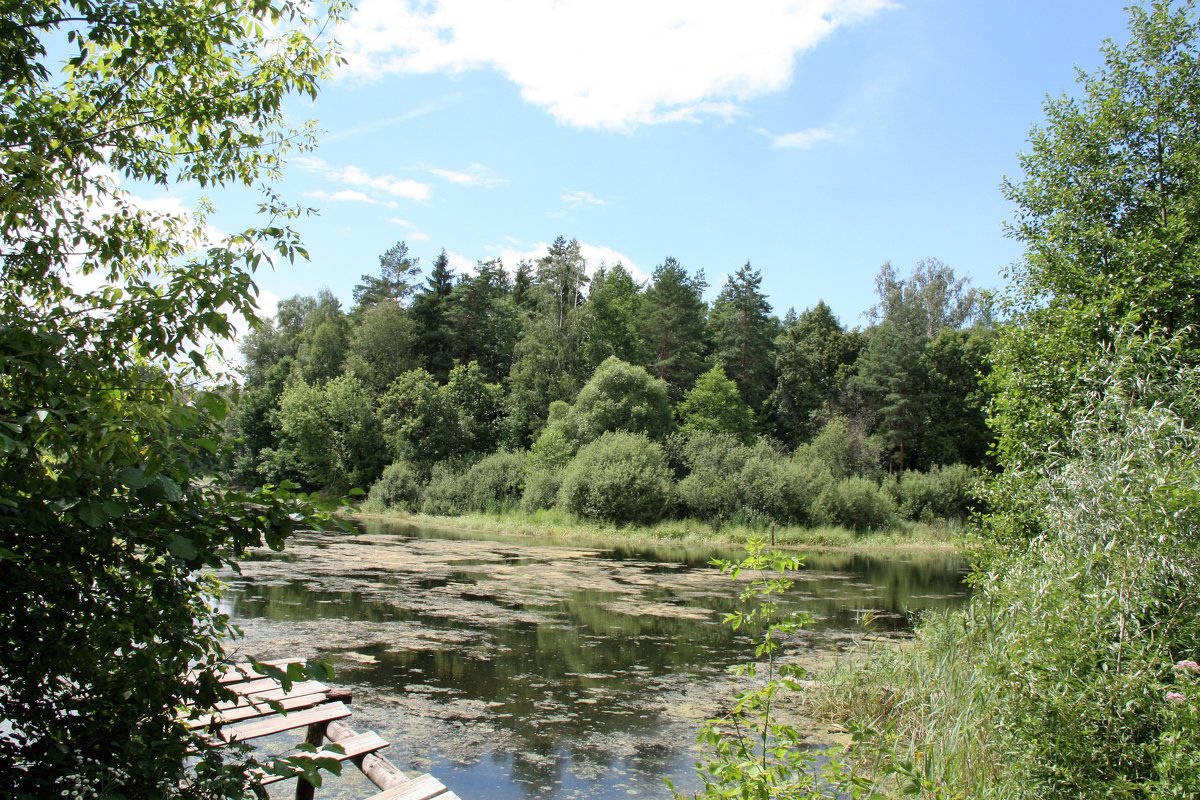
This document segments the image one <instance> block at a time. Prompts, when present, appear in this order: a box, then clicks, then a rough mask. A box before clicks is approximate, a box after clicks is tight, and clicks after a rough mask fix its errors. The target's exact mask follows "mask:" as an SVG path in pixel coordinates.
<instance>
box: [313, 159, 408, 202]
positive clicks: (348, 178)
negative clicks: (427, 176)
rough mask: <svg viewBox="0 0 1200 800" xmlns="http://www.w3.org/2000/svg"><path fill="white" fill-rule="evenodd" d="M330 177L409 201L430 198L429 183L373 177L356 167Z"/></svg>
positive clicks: (332, 174) (349, 167)
mask: <svg viewBox="0 0 1200 800" xmlns="http://www.w3.org/2000/svg"><path fill="white" fill-rule="evenodd" d="M329 177H330V179H331V180H340V181H341V182H342V183H347V184H350V185H351V186H367V187H370V188H372V189H378V190H379V191H381V192H386V193H388V194H390V195H395V196H396V197H404V198H407V199H409V200H427V199H428V198H429V192H430V187H429V184H427V183H421V182H420V181H414V180H408V179H402V178H396V177H393V176H391V175H380V176H373V175H370V174H369V173H367V171H366V170H363V169H360V168H359V167H356V166H354V165H350V166H348V167H342V168H341V169H340V170H333V171H332V172H331V173H330V174H329Z"/></svg>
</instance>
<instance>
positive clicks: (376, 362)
mask: <svg viewBox="0 0 1200 800" xmlns="http://www.w3.org/2000/svg"><path fill="white" fill-rule="evenodd" d="M417 336H418V333H417V330H416V325H415V324H414V323H413V320H412V318H411V317H410V316H409V314H408V313H407V312H406V311H405V310H404V309H403V308H401V307H400V306H399V305H397V304H396V303H376V304H375V305H372V306H368V307H367V308H365V309H364V310H363V311H362V313H361V314H359V315H358V321H357V324H356V325H355V326H354V327H353V329H352V330H351V331H350V341H349V344H348V345H347V348H346V360H345V364H344V368H345V371H346V372H347V373H349V374H351V375H354V376H356V377H357V378H358V379H359V380H361V381H362V382H363V385H364V386H365V387H366V388H368V389H369V390H370V391H371V392H372V393H374V394H378V393H379V392H382V391H383V390H384V389H385V388H387V386H388V384H390V383H391V382H392V381H394V380H395V379H396V377H397V376H398V375H399V374H400V373H402V372H405V371H407V370H410V369H412V368H414V367H416V366H417V364H416V360H417V359H416V357H415V355H414V354H413V350H414V348H413V343H414V341H415V340H416V339H417Z"/></svg>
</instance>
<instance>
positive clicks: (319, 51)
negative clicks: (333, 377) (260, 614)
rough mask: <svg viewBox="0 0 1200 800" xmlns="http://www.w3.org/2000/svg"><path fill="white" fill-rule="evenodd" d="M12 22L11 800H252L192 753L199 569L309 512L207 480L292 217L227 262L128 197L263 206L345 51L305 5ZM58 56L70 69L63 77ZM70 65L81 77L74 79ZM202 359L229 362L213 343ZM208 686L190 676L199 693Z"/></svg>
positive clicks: (8, 105)
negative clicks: (231, 388)
mask: <svg viewBox="0 0 1200 800" xmlns="http://www.w3.org/2000/svg"><path fill="white" fill-rule="evenodd" d="M0 5H2V6H3V9H4V11H3V14H2V15H0V87H2V88H0V258H2V259H3V268H2V269H0V648H3V652H4V655H3V656H2V657H0V720H3V723H2V724H0V774H3V775H4V776H5V777H4V783H5V787H4V791H5V794H6V795H7V796H10V797H14V796H15V797H47V796H51V795H55V796H57V795H58V793H59V792H60V791H62V790H66V789H70V790H73V791H75V792H77V793H78V794H80V795H88V794H89V793H95V794H98V795H102V796H126V797H168V796H179V795H187V796H221V795H241V794H244V792H245V788H246V782H247V777H246V771H245V764H244V761H243V759H242V758H241V757H239V756H237V754H236V753H234V754H230V753H228V752H226V751H222V750H219V749H215V748H214V747H213V746H211V745H210V744H208V742H207V741H206V740H205V739H203V738H202V737H200V736H198V735H195V734H189V733H188V732H187V731H186V730H185V729H184V727H183V725H182V724H181V723H180V722H179V721H178V720H177V719H176V711H175V709H177V708H179V707H181V706H183V705H184V704H185V703H194V704H199V705H204V704H207V703H211V702H212V701H213V700H214V699H215V698H216V697H218V696H219V689H218V687H217V684H216V680H215V676H214V671H215V669H216V665H217V663H218V662H219V660H220V658H221V648H220V642H219V638H218V637H219V636H220V635H221V634H222V633H223V632H225V631H226V629H227V627H228V622H227V620H226V619H225V618H224V617H223V616H222V615H220V614H218V613H217V612H216V610H215V609H214V608H213V607H212V606H211V604H210V601H209V600H208V594H207V593H208V591H209V590H210V588H211V587H210V586H209V585H208V583H207V582H206V581H205V579H204V578H203V577H202V575H201V573H200V572H199V570H200V569H201V568H202V567H212V566H219V565H221V564H223V563H226V561H227V560H228V559H229V558H231V557H233V556H235V555H236V554H237V553H239V552H241V551H242V550H244V549H245V548H246V547H249V546H252V545H258V544H261V543H263V542H266V543H268V544H271V545H273V546H280V545H281V544H282V542H283V540H284V538H285V537H286V536H287V535H288V533H289V532H290V531H291V530H292V529H293V528H294V527H295V526H296V525H297V524H303V523H305V522H306V521H307V519H306V518H309V515H310V513H311V512H312V509H311V507H309V506H307V505H306V504H304V503H302V502H300V501H299V500H298V499H297V498H294V497H292V496H290V495H289V494H288V493H287V492H286V491H270V490H259V491H255V492H249V493H238V492H234V491H228V490H225V489H223V488H222V487H221V486H220V485H218V484H217V483H214V482H212V481H210V480H207V479H205V477H204V474H203V473H204V466H205V465H206V464H208V463H212V461H213V455H214V452H215V451H216V450H218V448H219V447H220V445H219V444H218V442H219V440H220V421H221V418H222V417H223V416H224V415H225V414H226V412H227V407H226V404H225V402H224V401H223V399H222V398H221V396H220V395H219V394H217V393H215V392H213V391H209V390H206V389H205V388H203V387H204V386H212V385H215V384H214V377H215V376H214V375H213V370H214V369H215V368H213V367H211V366H210V364H212V363H213V361H214V359H215V358H217V357H218V356H219V352H218V350H217V349H216V345H214V344H211V342H215V341H219V340H222V339H225V338H226V337H228V336H229V335H230V334H231V333H232V332H233V320H235V319H237V318H238V317H246V318H249V319H253V318H254V311H255V304H254V299H255V294H256V290H255V285H254V280H253V273H254V270H255V268H256V267H258V266H259V264H260V263H261V262H263V260H264V259H265V258H267V255H266V254H274V255H279V256H282V257H286V258H293V257H295V256H296V255H304V251H303V249H302V248H301V246H300V244H299V243H298V240H297V237H296V234H295V233H294V231H293V230H292V229H291V228H290V227H289V225H288V220H289V219H290V218H292V217H294V216H295V211H294V210H292V209H290V208H288V207H286V206H284V205H283V204H282V203H281V201H280V200H279V199H278V198H277V196H276V195H275V194H274V193H273V192H272V191H271V190H270V189H269V188H267V189H264V190H263V191H264V192H265V196H264V197H263V201H262V208H263V215H262V216H261V217H259V218H257V219H254V220H252V221H248V225H247V227H246V228H245V229H244V230H243V231H242V232H240V233H237V234H234V235H232V236H228V237H224V238H221V239H219V240H214V234H213V233H212V229H211V228H208V227H206V224H205V215H204V213H203V206H202V207H201V209H197V210H196V211H194V212H193V213H191V214H188V215H182V214H164V213H158V212H155V211H153V210H151V209H150V208H149V207H148V206H147V205H146V204H144V203H142V202H140V201H139V200H138V198H137V197H136V196H135V195H134V194H133V193H132V191H133V189H134V188H135V187H141V186H147V185H158V186H168V185H171V184H174V183H180V182H188V183H190V184H194V185H199V186H201V187H209V188H213V187H222V186H228V185H244V186H247V187H250V186H260V185H261V184H262V183H263V182H264V181H267V182H269V180H270V179H271V178H273V177H275V176H277V174H278V172H279V170H280V168H281V167H282V165H283V159H284V156H285V153H286V151H287V150H288V148H289V146H293V145H294V144H295V143H297V142H299V143H301V144H303V143H304V142H306V141H307V140H308V131H307V129H305V130H296V129H294V128H293V127H292V126H290V125H289V124H288V123H287V121H286V118H285V113H284V108H283V103H284V101H285V99H286V98H287V97H288V96H289V95H292V94H294V93H300V94H303V95H308V96H313V95H315V94H316V91H317V84H318V80H319V79H320V77H321V75H322V74H323V73H324V72H325V71H326V70H327V69H328V67H329V66H330V64H331V59H334V58H336V53H335V50H334V49H333V48H332V47H331V46H330V44H329V43H328V42H326V41H323V39H322V33H321V29H320V27H319V26H321V25H324V24H329V22H330V21H331V20H332V18H333V17H337V16H340V15H341V13H342V9H341V8H340V4H335V7H334V8H333V9H332V15H333V17H330V18H324V17H323V18H321V19H315V18H313V17H311V16H310V15H309V11H308V8H309V6H308V4H306V3H302V2H299V1H298V0H255V2H249V1H247V2H238V1H237V0H186V2H184V1H183V0H138V1H137V2H133V0H71V1H70V2H49V1H48V0H20V1H19V2H15V1H14V0H4V1H3V2H2V3H0ZM50 54H54V56H53V57H51V55H50ZM59 59H63V60H59ZM206 342H209V343H210V344H205V343H206ZM189 669H193V670H197V671H198V672H196V673H194V674H195V675H196V676H197V677H195V678H194V679H192V680H189V679H187V673H188V670H189Z"/></svg>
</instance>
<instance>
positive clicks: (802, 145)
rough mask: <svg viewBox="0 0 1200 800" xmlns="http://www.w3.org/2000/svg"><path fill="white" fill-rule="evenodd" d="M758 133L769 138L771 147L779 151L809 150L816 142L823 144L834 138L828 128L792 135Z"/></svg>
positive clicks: (796, 132) (762, 131)
mask: <svg viewBox="0 0 1200 800" xmlns="http://www.w3.org/2000/svg"><path fill="white" fill-rule="evenodd" d="M758 132H759V133H761V134H763V135H764V136H767V137H768V138H770V140H771V146H772V147H775V148H778V149H781V150H783V149H793V150H810V149H812V146H813V145H815V144H816V143H817V142H824V141H828V140H829V139H833V138H834V132H833V131H832V130H830V129H829V128H809V129H808V130H804V131H795V132H794V133H771V132H770V131H764V130H761V129H760V130H759V131H758Z"/></svg>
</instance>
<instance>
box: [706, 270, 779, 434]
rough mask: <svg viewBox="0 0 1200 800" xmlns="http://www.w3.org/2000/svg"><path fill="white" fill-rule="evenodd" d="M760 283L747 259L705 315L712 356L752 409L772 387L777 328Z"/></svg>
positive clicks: (762, 402)
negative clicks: (710, 339) (706, 316)
mask: <svg viewBox="0 0 1200 800" xmlns="http://www.w3.org/2000/svg"><path fill="white" fill-rule="evenodd" d="M761 285H762V274H761V273H760V272H759V271H758V270H754V269H751V268H750V263H749V262H747V263H746V265H745V266H743V267H742V268H741V269H739V270H738V271H737V272H736V273H734V275H733V276H732V277H730V278H728V279H727V280H726V281H725V286H723V287H722V288H721V293H720V294H719V295H717V299H716V301H715V302H714V303H713V307H712V311H711V312H710V313H709V315H708V329H709V335H710V336H711V338H712V342H713V348H714V349H713V359H714V360H715V361H716V362H717V363H718V364H720V365H721V366H723V367H724V368H725V373H726V374H727V375H728V376H729V377H730V378H732V379H733V381H734V382H735V383H737V386H738V390H739V391H740V392H741V393H742V399H743V400H744V401H745V402H746V405H748V406H750V408H751V409H752V410H753V411H755V412H756V413H760V412H762V410H763V406H764V405H765V403H766V400H767V397H768V395H770V394H771V391H772V390H773V389H774V388H775V337H776V336H777V335H779V331H780V326H779V320H777V319H775V318H774V317H772V316H771V304H770V303H768V302H767V298H766V295H764V294H763V293H762V290H761V288H760V287H761Z"/></svg>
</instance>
